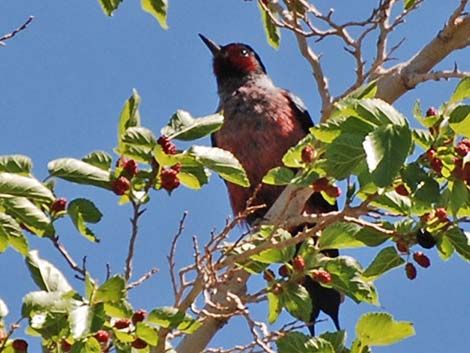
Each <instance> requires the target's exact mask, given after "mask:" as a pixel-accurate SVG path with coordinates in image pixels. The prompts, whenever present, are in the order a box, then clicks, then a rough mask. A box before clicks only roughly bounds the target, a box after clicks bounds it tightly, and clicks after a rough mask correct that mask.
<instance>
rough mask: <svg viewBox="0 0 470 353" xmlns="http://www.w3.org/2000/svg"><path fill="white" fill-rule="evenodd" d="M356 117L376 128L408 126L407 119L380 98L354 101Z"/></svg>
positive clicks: (353, 106)
mask: <svg viewBox="0 0 470 353" xmlns="http://www.w3.org/2000/svg"><path fill="white" fill-rule="evenodd" d="M352 103H353V104H352V109H353V112H354V113H355V114H354V115H355V116H356V117H358V118H359V119H361V120H363V121H364V122H366V123H368V124H372V125H375V126H377V127H378V126H384V125H398V126H407V125H408V123H407V121H406V119H405V117H404V116H403V115H402V114H401V113H400V112H398V111H397V110H396V109H395V108H394V107H393V106H391V105H390V104H388V103H387V102H385V101H383V100H381V99H378V98H367V99H359V100H352Z"/></svg>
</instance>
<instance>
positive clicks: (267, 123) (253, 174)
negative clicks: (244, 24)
mask: <svg viewBox="0 0 470 353" xmlns="http://www.w3.org/2000/svg"><path fill="white" fill-rule="evenodd" d="M199 36H200V37H201V39H202V41H203V42H204V43H205V44H206V45H207V47H208V48H209V50H210V51H211V53H212V55H213V71H214V75H215V77H216V80H217V89H218V95H219V99H220V100H219V106H218V108H217V111H221V112H223V115H224V123H223V125H222V127H221V129H220V130H218V131H217V132H215V133H213V134H212V136H211V139H212V144H213V146H216V147H219V148H222V149H224V150H227V151H229V152H231V153H232V154H233V155H234V156H235V157H236V158H237V159H238V160H239V161H240V163H241V164H242V166H243V168H244V169H245V171H246V173H247V176H248V179H249V180H250V187H249V188H243V187H241V186H238V185H235V184H232V183H230V182H227V183H226V185H227V189H228V194H229V199H230V203H231V206H232V210H233V212H234V214H238V213H240V212H242V211H243V210H244V209H245V208H246V203H247V201H248V199H249V198H250V197H252V196H253V193H254V191H255V188H256V187H257V186H258V185H259V184H261V183H262V179H263V177H264V176H265V175H266V173H267V172H268V171H269V170H270V169H272V168H274V167H278V166H281V165H282V157H283V156H284V154H285V153H286V152H287V150H288V149H289V148H290V147H292V146H294V145H296V144H297V142H299V140H300V139H302V138H303V137H305V136H306V135H307V133H308V129H309V128H310V127H311V126H313V122H312V119H311V118H310V115H309V113H308V112H307V109H306V108H305V106H304V104H303V102H302V101H301V100H300V98H298V97H297V96H295V95H294V94H292V93H291V92H289V91H287V90H285V89H281V88H279V87H276V86H275V85H274V84H273V82H272V80H271V78H270V77H269V76H268V75H267V73H266V68H265V66H264V65H263V63H262V61H261V59H260V57H259V56H258V54H257V53H256V52H255V51H254V50H253V49H252V48H251V47H250V46H248V45H246V44H242V43H231V44H227V45H224V46H220V45H218V44H217V43H215V42H214V41H212V40H210V39H208V38H206V37H205V36H203V35H202V34H199ZM282 190H283V187H281V186H272V185H265V184H263V185H262V186H261V188H260V189H258V191H257V193H256V197H255V199H254V201H253V204H254V205H261V204H264V205H266V207H265V208H263V209H259V210H257V211H256V212H255V213H253V214H251V215H250V216H248V218H247V222H248V224H252V223H253V222H254V221H255V220H256V219H259V218H262V217H263V216H264V214H265V213H266V211H267V210H268V209H269V208H270V207H271V206H272V205H273V203H274V202H275V201H276V199H277V198H278V196H279V195H280V193H281V192H282ZM336 209H337V208H336V206H333V205H330V204H329V203H328V202H326V201H325V200H324V199H323V197H322V196H321V194H320V193H314V194H313V195H312V197H311V198H310V199H309V200H308V201H307V203H306V206H305V211H306V212H309V213H319V212H321V213H323V212H329V211H332V210H336ZM327 255H328V256H330V257H335V256H338V252H337V250H331V251H328V253H327ZM304 286H305V288H306V289H307V291H308V292H309V294H310V297H311V298H312V306H313V310H312V314H311V318H310V322H309V323H308V324H307V325H308V328H309V331H310V333H311V334H312V336H314V335H315V330H314V324H315V320H316V319H317V317H318V315H319V312H320V310H321V311H323V312H325V313H326V314H327V315H329V316H330V317H331V318H332V320H333V322H334V324H335V327H336V329H337V330H339V329H340V327H339V319H338V312H339V304H340V302H341V296H340V293H338V292H337V291H336V290H334V289H331V288H325V287H323V286H321V285H320V284H319V283H318V282H316V281H314V280H313V279H312V278H310V277H309V276H306V277H305V281H304Z"/></svg>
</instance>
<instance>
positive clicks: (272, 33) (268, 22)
mask: <svg viewBox="0 0 470 353" xmlns="http://www.w3.org/2000/svg"><path fill="white" fill-rule="evenodd" d="M267 6H269V4H268V5H267ZM258 8H259V11H260V14H261V21H262V22H263V27H264V32H265V33H266V39H267V41H268V43H269V45H270V46H272V47H273V48H275V49H277V48H279V43H280V42H281V31H280V30H279V27H277V26H276V25H275V24H274V23H273V21H272V19H271V17H269V14H268V13H267V12H266V10H265V9H263V6H262V5H261V4H260V3H259V2H258ZM269 11H270V12H271V13H272V14H273V15H274V16H276V17H277V12H276V11H275V9H273V8H272V7H270V8H269Z"/></svg>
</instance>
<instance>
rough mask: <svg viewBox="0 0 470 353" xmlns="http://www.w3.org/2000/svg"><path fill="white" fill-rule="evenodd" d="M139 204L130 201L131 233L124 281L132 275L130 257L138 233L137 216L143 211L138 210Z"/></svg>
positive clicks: (132, 255)
mask: <svg viewBox="0 0 470 353" xmlns="http://www.w3.org/2000/svg"><path fill="white" fill-rule="evenodd" d="M141 206H142V204H141V203H138V202H136V201H132V208H133V216H132V218H131V220H130V221H131V224H132V233H131V239H130V241H129V250H128V252H127V258H126V268H125V275H124V278H125V279H126V282H127V281H129V279H130V278H131V276H132V259H133V258H134V249H135V242H136V240H137V235H138V230H139V218H140V216H142V214H143V213H144V212H145V210H140V207H141Z"/></svg>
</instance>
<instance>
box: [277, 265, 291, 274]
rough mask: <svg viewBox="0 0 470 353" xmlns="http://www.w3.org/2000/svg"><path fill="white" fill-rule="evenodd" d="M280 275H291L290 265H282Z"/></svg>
mask: <svg viewBox="0 0 470 353" xmlns="http://www.w3.org/2000/svg"><path fill="white" fill-rule="evenodd" d="M278 273H279V276H281V277H289V274H290V271H289V267H287V266H286V265H282V266H281V267H279V271H278Z"/></svg>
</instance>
